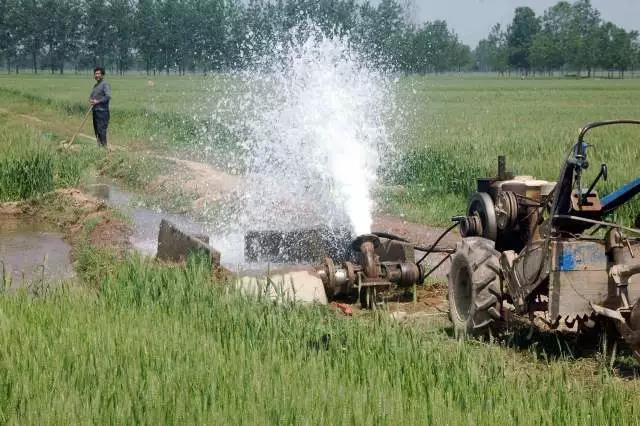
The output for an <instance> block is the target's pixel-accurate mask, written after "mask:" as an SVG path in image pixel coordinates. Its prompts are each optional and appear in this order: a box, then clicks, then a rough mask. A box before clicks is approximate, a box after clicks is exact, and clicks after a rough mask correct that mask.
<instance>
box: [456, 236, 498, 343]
mask: <svg viewBox="0 0 640 426" xmlns="http://www.w3.org/2000/svg"><path fill="white" fill-rule="evenodd" d="M494 247H495V243H494V242H493V241H491V240H488V239H486V238H482V237H468V238H464V239H463V240H462V242H460V243H458V246H457V249H456V252H455V254H454V255H453V257H452V259H451V270H450V271H449V275H448V277H449V288H448V290H449V317H450V319H451V322H453V327H454V332H455V334H456V337H468V336H469V337H478V336H481V335H483V334H485V333H487V332H488V331H489V329H490V326H491V325H492V323H494V322H495V321H498V320H500V319H501V300H502V291H501V270H500V262H499V257H500V253H499V252H498V251H497V250H496V249H495V248H494Z"/></svg>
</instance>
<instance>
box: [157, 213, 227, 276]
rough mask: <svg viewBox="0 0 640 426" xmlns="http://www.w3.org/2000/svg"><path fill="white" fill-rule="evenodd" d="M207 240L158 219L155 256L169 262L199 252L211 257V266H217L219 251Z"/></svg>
mask: <svg viewBox="0 0 640 426" xmlns="http://www.w3.org/2000/svg"><path fill="white" fill-rule="evenodd" d="M207 242H208V238H207ZM207 242H204V241H202V240H201V239H200V238H196V237H195V236H193V235H190V234H187V233H186V232H183V231H181V230H180V229H178V227H177V226H175V225H174V224H173V223H171V222H169V221H168V220H166V219H162V221H160V231H159V232H158V253H157V255H156V257H157V258H158V259H160V260H165V261H170V262H183V261H185V260H186V258H187V256H188V255H189V253H197V252H201V253H204V254H205V255H206V256H208V257H209V258H210V259H211V265H212V266H214V267H219V266H220V252H219V251H217V250H216V249H214V248H213V247H211V246H209V245H208V244H207Z"/></svg>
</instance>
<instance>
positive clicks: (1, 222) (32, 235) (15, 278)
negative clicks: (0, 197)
mask: <svg viewBox="0 0 640 426" xmlns="http://www.w3.org/2000/svg"><path fill="white" fill-rule="evenodd" d="M130 235H131V228H130V226H129V224H128V223H127V222H126V221H125V220H124V218H121V217H119V216H118V215H117V213H116V212H114V211H113V210H110V209H108V208H107V206H106V205H105V204H104V203H103V202H101V201H99V200H97V199H96V198H94V197H91V196H88V195H86V194H84V193H83V192H81V191H79V190H77V189H62V190H58V191H55V192H52V193H49V194H46V195H44V196H42V197H39V198H37V199H34V200H29V201H22V202H10V203H3V204H0V262H1V265H2V267H3V270H4V274H3V275H4V280H5V281H4V282H5V284H6V283H9V284H10V286H11V287H15V286H22V285H23V284H25V283H32V282H34V281H39V282H43V281H46V282H56V281H62V280H68V279H70V278H73V277H74V276H75V272H74V267H73V263H74V261H75V260H76V256H77V252H78V250H80V249H81V248H82V247H83V246H87V245H89V246H91V247H95V248H102V249H108V250H110V251H113V252H115V253H116V254H119V255H122V254H124V253H125V252H126V251H127V250H128V249H129V248H130V244H129V236H130Z"/></svg>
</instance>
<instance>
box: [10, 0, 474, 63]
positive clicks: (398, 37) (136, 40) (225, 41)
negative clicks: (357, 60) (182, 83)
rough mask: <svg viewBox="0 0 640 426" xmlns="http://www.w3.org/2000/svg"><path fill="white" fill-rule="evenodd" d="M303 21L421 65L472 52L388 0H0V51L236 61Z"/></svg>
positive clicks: (79, 57) (82, 58)
mask: <svg viewBox="0 0 640 426" xmlns="http://www.w3.org/2000/svg"><path fill="white" fill-rule="evenodd" d="M404 3H407V1H406V0H405V2H404ZM307 22H314V23H317V25H319V26H320V27H321V29H322V30H323V31H325V32H327V33H338V34H340V35H345V34H349V40H350V41H351V43H352V44H354V45H355V46H356V47H357V49H358V50H359V51H360V52H362V53H363V54H364V56H365V57H367V58H368V59H369V60H371V61H374V62H375V63H376V64H377V65H383V66H388V67H392V68H396V69H405V70H411V71H419V72H428V71H445V70H448V69H452V68H459V69H462V68H463V67H466V66H468V65H469V64H470V63H471V62H472V57H471V51H470V49H469V47H468V46H465V45H464V44H462V43H461V42H460V41H459V40H458V37H457V36H456V34H455V33H454V32H453V31H452V30H451V29H449V28H448V27H447V24H446V23H445V22H443V21H436V22H426V23H424V24H422V25H420V26H415V25H412V24H410V23H409V19H408V17H407V14H406V7H405V6H404V4H403V2H400V1H396V0H382V1H381V2H379V3H377V4H375V5H373V4H371V3H370V2H369V1H356V0H276V1H269V0H250V1H249V2H243V1H239V0H238V1H233V0H0V55H1V56H0V58H1V59H3V60H4V64H5V67H6V69H8V70H9V71H10V72H11V71H14V72H19V70H20V69H21V68H23V69H24V68H30V69H31V70H33V72H38V71H42V70H43V69H47V70H50V72H52V73H53V72H59V73H63V72H64V71H65V69H68V68H72V69H75V70H79V69H87V68H91V67H92V66H94V65H103V66H106V67H108V68H110V69H112V70H114V71H117V72H120V73H123V72H125V71H127V70H129V69H132V68H142V69H144V70H146V71H147V72H148V73H155V72H178V73H185V72H193V71H202V72H208V71H215V70H227V69H237V68H242V67H244V66H246V65H247V64H248V63H249V62H250V61H251V59H252V58H255V57H257V56H259V55H260V54H261V53H268V52H269V49H272V47H273V46H274V43H275V41H276V39H277V38H278V37H281V35H282V34H286V33H287V30H288V29H290V28H292V27H294V26H297V25H304V24H305V23H307Z"/></svg>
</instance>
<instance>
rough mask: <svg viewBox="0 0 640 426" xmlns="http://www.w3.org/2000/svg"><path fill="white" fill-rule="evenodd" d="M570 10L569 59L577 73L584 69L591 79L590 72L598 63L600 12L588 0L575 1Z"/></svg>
mask: <svg viewBox="0 0 640 426" xmlns="http://www.w3.org/2000/svg"><path fill="white" fill-rule="evenodd" d="M571 8H572V19H571V23H570V26H569V45H570V50H569V52H568V53H569V54H570V56H569V58H570V61H571V64H572V65H573V66H574V67H575V68H576V69H577V71H578V72H580V71H581V70H583V69H586V70H587V72H588V76H589V77H591V72H592V70H593V68H594V67H595V66H596V65H597V63H598V51H597V45H598V34H599V25H600V12H599V11H598V10H596V9H594V8H593V7H592V6H591V1H590V0H577V1H576V2H575V3H574V4H573V6H572V7H571Z"/></svg>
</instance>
